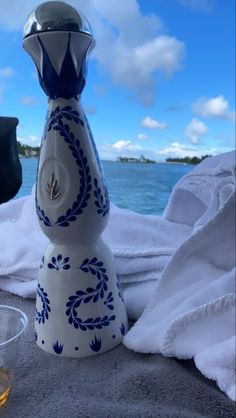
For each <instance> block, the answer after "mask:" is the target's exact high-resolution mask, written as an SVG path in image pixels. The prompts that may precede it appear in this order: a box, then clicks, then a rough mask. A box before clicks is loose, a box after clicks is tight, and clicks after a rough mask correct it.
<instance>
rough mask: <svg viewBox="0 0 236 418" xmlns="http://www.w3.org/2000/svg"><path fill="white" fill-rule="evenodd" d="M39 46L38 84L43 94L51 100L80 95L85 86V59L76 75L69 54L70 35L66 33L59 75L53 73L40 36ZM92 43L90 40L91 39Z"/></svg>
mask: <svg viewBox="0 0 236 418" xmlns="http://www.w3.org/2000/svg"><path fill="white" fill-rule="evenodd" d="M37 39H38V43H39V46H40V48H41V51H42V75H41V74H40V72H39V71H38V76H39V82H40V85H41V87H42V88H43V90H44V91H45V93H46V94H47V95H48V96H49V97H50V98H51V99H56V98H58V97H64V98H65V99H70V98H72V97H76V96H77V95H79V94H81V92H82V90H83V88H84V86H85V77H86V59H84V60H83V62H82V65H81V69H80V73H79V75H77V71H76V68H75V64H74V60H73V58H72V53H71V47H70V44H71V33H70V32H69V33H68V40H67V48H66V53H65V57H64V60H63V63H62V66H61V70H60V74H57V72H56V71H55V69H54V67H53V65H52V63H51V60H50V57H49V56H48V53H47V51H46V49H45V47H44V45H43V43H42V41H41V39H40V35H38V36H37ZM91 41H92V39H91ZM90 45H91V43H90V44H88V46H87V48H86V50H85V51H84V56H86V53H87V51H88V50H89V48H90Z"/></svg>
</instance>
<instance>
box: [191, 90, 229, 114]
mask: <svg viewBox="0 0 236 418" xmlns="http://www.w3.org/2000/svg"><path fill="white" fill-rule="evenodd" d="M192 110H193V112H194V113H196V114H198V115H201V116H205V117H212V118H216V119H230V120H234V119H235V112H233V111H232V110H230V109H229V103H228V101H227V100H226V99H225V98H224V96H222V95H220V96H216V97H212V98H211V99H207V98H205V97H203V98H200V99H197V100H196V101H195V102H194V103H193V104H192Z"/></svg>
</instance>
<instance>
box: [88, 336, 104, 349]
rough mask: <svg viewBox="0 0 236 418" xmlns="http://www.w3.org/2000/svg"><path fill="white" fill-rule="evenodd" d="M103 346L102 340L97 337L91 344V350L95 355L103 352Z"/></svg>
mask: <svg viewBox="0 0 236 418" xmlns="http://www.w3.org/2000/svg"><path fill="white" fill-rule="evenodd" d="M101 346H102V340H101V338H97V337H96V335H95V336H94V339H93V340H92V341H91V343H90V344H89V347H90V348H91V350H93V351H95V353H97V352H98V351H100V350H101Z"/></svg>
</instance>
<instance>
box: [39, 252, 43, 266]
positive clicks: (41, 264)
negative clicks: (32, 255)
mask: <svg viewBox="0 0 236 418" xmlns="http://www.w3.org/2000/svg"><path fill="white" fill-rule="evenodd" d="M43 267H44V255H43V256H42V259H41V261H40V264H39V268H40V269H42V268H43Z"/></svg>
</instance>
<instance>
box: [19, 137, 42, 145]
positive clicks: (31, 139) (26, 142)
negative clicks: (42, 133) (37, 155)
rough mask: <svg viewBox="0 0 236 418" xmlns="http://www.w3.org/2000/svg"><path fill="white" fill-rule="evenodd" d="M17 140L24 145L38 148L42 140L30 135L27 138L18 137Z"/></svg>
mask: <svg viewBox="0 0 236 418" xmlns="http://www.w3.org/2000/svg"><path fill="white" fill-rule="evenodd" d="M17 140H18V141H19V142H20V143H21V144H24V145H30V146H31V147H38V146H39V145H40V140H39V138H38V136H36V135H32V134H30V135H29V136H27V137H25V138H21V137H19V136H18V138H17Z"/></svg>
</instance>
